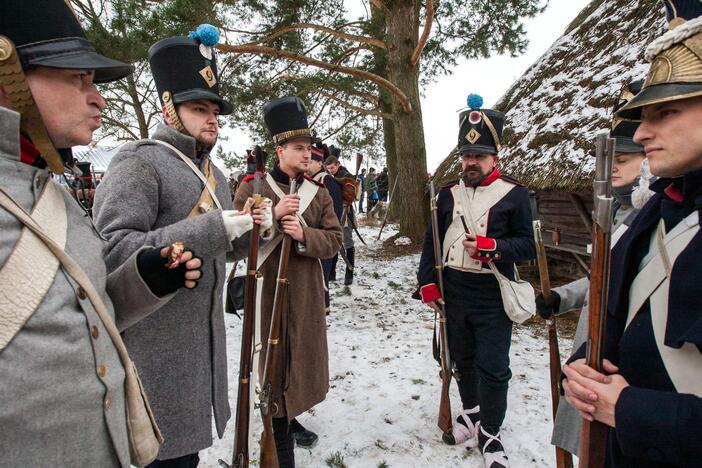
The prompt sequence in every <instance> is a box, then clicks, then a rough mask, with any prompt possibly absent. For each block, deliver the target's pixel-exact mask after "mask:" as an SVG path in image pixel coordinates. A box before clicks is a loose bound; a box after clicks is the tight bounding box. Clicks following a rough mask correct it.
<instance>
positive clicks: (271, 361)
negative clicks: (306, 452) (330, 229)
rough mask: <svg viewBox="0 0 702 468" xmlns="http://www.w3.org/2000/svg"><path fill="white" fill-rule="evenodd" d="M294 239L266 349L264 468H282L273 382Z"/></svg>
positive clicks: (283, 260)
mask: <svg viewBox="0 0 702 468" xmlns="http://www.w3.org/2000/svg"><path fill="white" fill-rule="evenodd" d="M296 190H297V181H296V180H295V179H290V194H291V195H292V194H294V193H295V192H296ZM291 246H292V238H291V237H290V236H288V235H283V241H282V245H281V247H280V261H279V263H278V276H277V278H276V284H275V296H274V297H273V313H272V314H271V326H270V330H269V332H268V346H267V347H266V359H265V361H264V366H263V378H262V381H261V391H260V393H259V409H260V410H261V418H262V419H263V432H262V433H261V462H260V466H261V467H262V468H278V453H277V452H276V448H275V438H274V436H273V414H274V413H277V412H278V408H273V406H274V404H273V387H272V384H271V380H272V379H273V377H272V373H273V369H275V367H276V365H277V363H278V359H279V357H280V354H281V352H282V351H281V350H280V349H279V346H278V345H279V341H280V332H281V327H282V323H283V303H284V302H285V293H286V291H287V288H288V261H289V260H290V249H291Z"/></svg>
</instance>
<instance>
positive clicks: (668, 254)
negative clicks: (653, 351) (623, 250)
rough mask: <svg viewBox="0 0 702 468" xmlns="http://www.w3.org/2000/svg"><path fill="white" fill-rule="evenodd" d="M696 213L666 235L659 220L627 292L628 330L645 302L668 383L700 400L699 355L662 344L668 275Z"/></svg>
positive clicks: (690, 348) (688, 347)
mask: <svg viewBox="0 0 702 468" xmlns="http://www.w3.org/2000/svg"><path fill="white" fill-rule="evenodd" d="M699 229H700V227H699V214H698V212H694V213H692V214H691V215H690V216H688V218H686V219H685V220H683V221H681V222H680V223H678V225H677V226H675V228H674V229H673V230H671V231H670V232H669V233H668V234H667V235H666V234H664V233H665V228H664V224H663V220H661V221H660V223H659V225H658V228H657V229H656V231H655V232H654V233H653V234H652V236H651V242H650V250H651V252H653V255H650V256H647V257H646V258H645V259H644V261H643V262H642V263H645V265H644V267H643V268H642V269H641V270H640V271H639V273H638V275H637V276H636V278H635V279H634V281H633V283H632V285H631V288H630V289H629V310H628V316H627V323H626V326H627V327H628V326H629V325H630V324H631V322H632V321H633V319H634V318H635V317H636V314H637V313H638V312H639V310H640V309H641V307H642V306H643V305H644V304H645V303H646V301H649V306H650V311H651V325H652V327H653V335H654V339H655V341H656V346H657V348H658V351H659V353H660V356H661V360H662V361H663V364H664V366H665V368H666V371H667V372H668V376H669V377H670V380H671V381H672V382H673V385H675V388H676V390H677V391H678V392H679V393H691V394H693V395H697V396H698V397H702V381H701V380H700V379H699V378H698V375H699V370H700V368H702V353H700V351H699V349H698V348H697V346H695V345H694V344H692V343H685V344H683V346H682V347H680V348H672V347H670V346H667V345H666V344H665V330H666V326H667V323H668V298H669V294H670V272H671V271H672V266H673V265H674V264H675V260H676V259H677V257H678V255H680V253H681V252H682V251H683V250H684V249H685V248H686V247H687V245H688V244H689V243H690V241H691V240H692V238H693V237H694V236H695V235H697V233H698V232H699Z"/></svg>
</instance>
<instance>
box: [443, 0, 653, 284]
mask: <svg viewBox="0 0 702 468" xmlns="http://www.w3.org/2000/svg"><path fill="white" fill-rule="evenodd" d="M664 25H665V13H664V12H663V9H662V7H661V6H660V3H659V2H658V1H657V0H634V1H627V0H608V1H604V0H594V1H593V2H591V3H590V4H589V5H588V6H587V7H586V8H585V9H584V10H583V11H582V12H580V14H579V15H578V17H577V18H576V19H575V20H574V21H573V22H572V23H571V24H570V25H569V26H568V28H567V29H566V31H565V33H564V34H563V36H561V37H560V38H559V39H558V40H557V41H556V42H555V43H554V44H553V45H552V46H551V47H550V48H549V49H548V50H547V51H546V52H545V53H544V54H543V55H542V56H541V58H540V59H539V60H538V61H537V62H536V63H534V64H533V65H532V66H531V67H530V68H529V69H528V70H527V71H526V72H525V73H524V75H522V76H521V77H520V78H519V79H518V80H517V81H516V82H515V83H514V84H513V85H512V86H511V87H510V89H509V90H508V91H507V93H505V95H504V96H503V97H502V98H501V99H500V100H499V101H498V102H497V104H496V105H495V107H496V108H497V109H499V110H501V111H503V112H505V113H506V115H507V121H506V124H505V131H504V135H503V149H502V151H501V154H500V155H501V162H500V170H501V171H502V172H503V173H505V174H509V175H510V176H512V177H514V178H515V179H517V180H520V181H522V182H523V183H525V184H527V186H528V187H529V188H530V189H531V190H532V193H533V195H534V202H535V203H534V211H535V216H536V217H538V218H539V219H541V220H542V224H543V225H544V227H545V228H546V229H547V230H550V231H556V230H557V231H558V232H559V233H560V242H559V243H558V245H554V243H553V242H550V247H551V248H550V249H549V254H550V255H551V256H553V257H554V258H558V259H561V260H568V262H567V263H566V264H565V265H563V266H564V267H565V268H570V269H571V270H572V273H573V275H574V276H575V275H581V274H582V272H583V271H587V264H588V257H589V253H588V244H589V242H590V233H589V225H590V211H591V209H592V176H593V170H594V158H593V157H592V156H591V154H592V153H593V148H594V139H595V135H596V134H597V133H599V132H601V131H606V130H607V129H608V128H609V127H610V118H611V117H610V113H611V109H612V106H613V104H614V102H615V99H616V96H617V94H618V92H619V90H620V89H621V87H622V86H623V85H624V84H626V83H628V82H630V81H633V80H635V79H640V78H643V77H644V76H645V74H646V70H647V69H648V65H647V64H646V63H645V62H644V60H643V51H644V49H645V47H646V45H647V44H649V43H650V42H651V41H652V40H653V39H654V38H655V37H656V36H658V35H660V33H661V32H662V30H663V28H664ZM469 91H478V90H466V94H467V93H468V92H469ZM459 174H460V163H459V160H458V154H457V152H456V151H455V150H454V151H453V152H452V153H451V154H450V155H449V156H448V157H447V158H446V159H445V160H444V161H443V162H442V163H441V165H440V166H439V167H438V169H437V171H436V173H435V176H434V177H435V178H436V179H437V180H438V181H439V182H444V181H448V180H451V179H456V178H457V177H458V175H459ZM547 238H548V236H547ZM547 241H549V239H547Z"/></svg>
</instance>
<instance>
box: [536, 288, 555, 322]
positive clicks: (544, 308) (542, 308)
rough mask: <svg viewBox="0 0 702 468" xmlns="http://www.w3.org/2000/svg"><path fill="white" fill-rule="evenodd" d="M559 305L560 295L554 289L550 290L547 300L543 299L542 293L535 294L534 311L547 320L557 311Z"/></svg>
mask: <svg viewBox="0 0 702 468" xmlns="http://www.w3.org/2000/svg"><path fill="white" fill-rule="evenodd" d="M560 306H561V296H560V295H559V294H558V293H557V292H556V291H551V295H550V296H549V297H548V300H546V299H544V296H543V294H539V295H538V296H536V312H537V313H538V314H539V317H541V318H542V319H544V320H548V319H550V318H551V316H552V315H553V314H555V313H557V312H558V308H559V307H560Z"/></svg>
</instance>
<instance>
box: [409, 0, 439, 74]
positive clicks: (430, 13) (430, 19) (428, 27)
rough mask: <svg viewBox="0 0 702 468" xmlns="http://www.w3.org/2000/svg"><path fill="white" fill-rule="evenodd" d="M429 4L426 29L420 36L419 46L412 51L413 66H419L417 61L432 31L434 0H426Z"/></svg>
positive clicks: (427, 6) (425, 22)
mask: <svg viewBox="0 0 702 468" xmlns="http://www.w3.org/2000/svg"><path fill="white" fill-rule="evenodd" d="M426 2H427V5H426V9H427V12H426V15H427V17H426V19H425V21H424V30H423V31H422V36H421V37H420V38H419V42H418V43H417V47H416V48H415V49H414V52H413V53H412V59H411V63H412V66H413V67H414V66H417V63H418V62H419V57H420V56H421V55H422V51H423V50H424V46H425V45H426V44H427V40H428V39H429V34H430V33H431V25H432V23H433V22H434V1H433V0H426Z"/></svg>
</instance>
